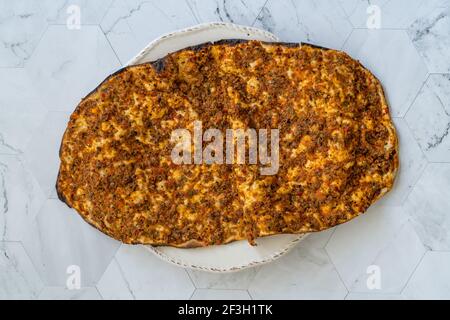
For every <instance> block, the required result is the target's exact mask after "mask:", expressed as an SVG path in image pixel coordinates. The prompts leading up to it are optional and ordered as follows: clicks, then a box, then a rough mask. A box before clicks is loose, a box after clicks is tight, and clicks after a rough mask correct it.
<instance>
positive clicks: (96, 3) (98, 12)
mask: <svg viewBox="0 0 450 320" xmlns="http://www.w3.org/2000/svg"><path fill="white" fill-rule="evenodd" d="M112 3H113V0H70V1H67V0H40V1H39V5H40V6H41V8H43V9H44V10H45V12H46V19H47V21H48V22H49V23H51V24H66V23H67V20H68V18H70V17H71V15H72V14H73V12H74V11H72V10H73V9H72V6H76V7H78V8H79V12H80V23H81V25H89V24H99V23H100V21H101V20H102V18H103V17H104V16H105V14H106V11H107V10H108V9H109V7H110V6H111V4H112Z"/></svg>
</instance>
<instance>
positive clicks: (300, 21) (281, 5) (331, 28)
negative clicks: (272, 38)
mask: <svg viewBox="0 0 450 320" xmlns="http://www.w3.org/2000/svg"><path fill="white" fill-rule="evenodd" d="M312 13H313V14H312ZM255 26H256V27H259V28H262V29H266V30H267V31H270V32H273V33H274V34H275V35H277V36H278V37H279V38H280V39H281V40H282V41H288V42H308V43H312V44H316V45H320V46H324V47H329V48H334V49H339V48H341V46H342V44H343V43H344V41H345V39H347V37H348V35H349V34H350V32H351V30H352V26H351V24H350V23H349V22H348V20H347V18H346V16H345V14H344V12H343V10H342V9H341V7H340V6H339V4H338V3H337V2H335V1H332V2H331V1H326V0H319V1H316V0H315V1H313V0H306V1H301V2H300V1H289V0H281V1H274V0H269V1H268V2H267V4H266V6H265V7H264V8H263V9H262V11H261V13H260V14H259V16H258V18H257V19H256V22H255Z"/></svg>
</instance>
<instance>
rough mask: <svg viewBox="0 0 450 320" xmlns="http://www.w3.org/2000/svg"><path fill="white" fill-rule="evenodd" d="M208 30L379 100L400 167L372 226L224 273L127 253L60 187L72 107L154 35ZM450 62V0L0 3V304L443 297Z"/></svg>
mask: <svg viewBox="0 0 450 320" xmlns="http://www.w3.org/2000/svg"><path fill="white" fill-rule="evenodd" d="M78 12H79V13H80V16H79V17H80V19H79V21H78V20H77V16H76V14H77V13H78ZM74 14H75V16H74ZM210 21H230V22H234V23H237V24H243V25H253V26H256V27H259V28H263V29H266V30H268V31H270V32H273V33H274V34H276V35H277V36H278V37H280V39H282V40H284V41H303V42H311V43H315V44H318V45H322V46H327V47H331V48H336V49H342V50H345V51H346V52H348V53H349V54H350V55H351V56H353V57H354V58H356V59H359V60H360V61H361V62H362V63H363V64H364V65H365V66H367V67H368V68H370V69H371V70H372V71H373V72H374V74H375V75H376V76H377V77H378V78H379V79H380V80H381V82H382V83H383V85H384V87H385V89H386V93H387V98H388V100H389V105H390V108H391V111H392V115H393V116H394V122H395V125H396V127H397V129H398V133H399V139H400V159H401V169H400V173H399V177H398V179H397V181H396V184H395V187H394V190H393V191H392V192H390V193H389V194H388V195H387V196H386V197H384V198H383V199H382V200H381V201H379V202H378V203H377V204H376V205H374V206H373V207H372V208H370V209H369V210H368V212H367V213H366V214H364V215H362V216H360V217H358V218H356V219H354V220H352V221H351V222H349V223H346V224H343V225H340V226H338V227H336V228H333V229H331V230H327V231H325V232H321V233H317V234H314V235H312V236H310V237H309V238H307V240H305V241H303V242H301V243H300V244H299V245H298V246H296V247H295V248H294V249H293V250H292V251H291V252H290V253H289V254H287V255H285V256H283V257H282V258H280V259H279V260H277V261H276V262H273V263H270V264H267V265H264V266H262V267H258V268H253V269H248V270H245V271H242V272H238V273H232V274H222V275H221V274H210V273H205V272H200V271H192V270H184V269H181V268H178V267H175V266H172V265H169V264H167V263H165V262H163V261H161V260H160V259H158V258H157V257H155V256H153V255H152V254H150V253H148V252H147V251H145V250H144V249H143V248H141V247H138V246H128V245H121V244H120V243H119V242H116V241H114V240H112V239H111V238H108V237H106V236H105V235H103V234H101V233H100V232H98V231H97V230H95V229H93V228H92V227H90V226H89V225H87V224H86V223H84V222H83V221H82V219H81V218H80V217H79V216H78V215H77V214H76V212H75V211H73V210H71V209H69V208H68V207H67V206H65V205H64V204H63V203H61V202H60V201H59V200H57V197H56V194H55V190H54V184H55V178H56V173H57V169H58V165H59V160H58V147H59V142H60V139H61V135H62V132H63V130H64V128H65V126H66V123H67V120H68V117H69V115H70V113H71V112H72V111H73V109H74V106H75V105H76V104H77V102H78V101H79V100H80V98H82V97H83V96H84V95H85V94H86V93H87V92H88V91H89V90H90V89H91V88H93V87H94V86H96V85H97V84H98V83H99V82H100V81H101V80H102V79H103V78H104V77H106V76H107V75H108V74H110V73H112V72H113V71H115V70H117V69H118V68H119V67H120V66H121V65H123V64H124V63H126V62H127V61H128V59H130V58H131V57H132V56H133V55H134V54H135V53H137V52H138V51H139V50H140V49H141V48H142V47H144V46H145V45H146V44H147V43H148V42H149V41H151V40H152V39H154V38H155V37H158V36H159V35H161V34H163V33H166V32H169V31H173V30H176V29H180V28H184V27H187V26H191V25H195V24H198V23H201V22H210ZM78 22H80V24H78ZM449 58H450V2H449V1H448V0H431V1H430V0H379V1H378V0H370V1H367V0H338V1H332V0H319V1H317V0H247V1H246V0H185V1H180V0H165V1H156V0H116V1H114V0H43V1H35V0H17V1H10V0H0V88H1V89H0V298H3V299H4V298H7V299H8V298H31V299H55V298H57V299H146V298H149V299H166V298H167V299H215V298H220V299H252V298H253V299H269V298H273V299H297V298H305V299H313V298H319V299H411V298H413V299H421V298H425V299H428V298H438V299H445V298H446V299H449V298H450V272H449V270H450V135H449V132H450V59H449ZM73 266H78V267H79V270H80V272H81V278H80V281H81V282H80V285H81V287H80V288H79V289H72V290H69V289H68V288H67V286H68V285H70V281H68V279H69V278H70V275H71V272H72V271H71V270H73Z"/></svg>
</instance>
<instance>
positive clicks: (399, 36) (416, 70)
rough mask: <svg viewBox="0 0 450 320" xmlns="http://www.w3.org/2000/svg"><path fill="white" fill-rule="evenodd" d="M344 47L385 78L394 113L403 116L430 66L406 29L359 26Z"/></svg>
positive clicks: (381, 77) (376, 73)
mask: <svg viewBox="0 0 450 320" xmlns="http://www.w3.org/2000/svg"><path fill="white" fill-rule="evenodd" d="M343 49H344V51H346V52H347V53H348V54H349V55H350V56H352V57H353V58H355V59H358V60H360V61H361V63H362V64H363V65H364V66H365V67H367V68H368V69H369V70H370V71H371V72H372V73H373V74H374V75H375V76H376V77H377V78H378V79H379V80H380V81H381V84H382V85H383V88H384V90H385V93H386V95H387V99H388V103H389V106H390V108H391V114H392V115H393V116H394V117H402V116H403V115H404V114H405V113H406V111H407V110H408V108H409V107H410V105H411V103H412V102H413V100H414V98H415V97H416V95H417V93H418V92H419V90H420V88H421V87H422V85H423V83H424V81H425V80H426V77H427V68H426V66H425V64H424V63H423V61H422V58H421V57H420V56H419V54H418V53H417V51H416V49H415V48H414V46H413V45H412V44H411V41H410V40H409V38H408V35H407V34H406V32H405V31H404V30H365V29H355V30H354V31H353V32H352V34H351V35H350V37H349V39H348V40H347V42H346V43H345V45H344V47H343ZM373 52H376V53H377V54H373ZM399 52H401V53H402V54H398V53H399Z"/></svg>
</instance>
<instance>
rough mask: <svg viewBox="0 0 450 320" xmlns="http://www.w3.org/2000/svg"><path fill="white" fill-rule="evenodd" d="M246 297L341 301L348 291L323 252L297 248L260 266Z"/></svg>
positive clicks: (321, 250) (322, 250)
mask: <svg viewBox="0 0 450 320" xmlns="http://www.w3.org/2000/svg"><path fill="white" fill-rule="evenodd" d="M249 293H250V295H251V297H252V298H254V299H343V298H344V297H345V296H346V295H347V290H346V288H345V286H344V284H343V283H342V282H341V280H340V279H339V275H338V274H337V272H336V270H335V268H334V266H333V264H332V263H331V261H330V259H329V257H328V255H327V253H326V252H325V250H324V249H315V248H306V247H302V246H296V247H295V248H293V249H292V250H291V251H290V252H289V253H287V254H286V255H284V256H283V257H281V258H279V259H278V260H276V261H274V262H271V263H270V264H267V265H264V266H262V267H261V270H260V271H259V272H258V274H257V275H256V277H255V280H254V281H253V282H252V283H251V285H250V287H249Z"/></svg>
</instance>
